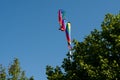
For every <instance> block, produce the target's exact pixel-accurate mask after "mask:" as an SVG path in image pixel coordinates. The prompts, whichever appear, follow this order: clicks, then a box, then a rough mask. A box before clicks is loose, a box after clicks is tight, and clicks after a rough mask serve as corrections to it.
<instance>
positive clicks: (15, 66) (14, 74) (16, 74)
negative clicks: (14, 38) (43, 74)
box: [0, 58, 34, 80]
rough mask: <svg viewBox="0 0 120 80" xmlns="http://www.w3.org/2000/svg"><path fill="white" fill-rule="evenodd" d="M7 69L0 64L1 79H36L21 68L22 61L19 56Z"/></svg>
mask: <svg viewBox="0 0 120 80" xmlns="http://www.w3.org/2000/svg"><path fill="white" fill-rule="evenodd" d="M7 71H8V72H7ZM7 71H6V69H5V68H3V66H2V65H0V80H34V78H33V77H31V78H30V79H28V78H27V77H26V74H25V71H22V70H21V68H20V63H19V60H18V59H17V58H15V59H14V61H13V63H12V64H10V66H9V68H8V70H7Z"/></svg>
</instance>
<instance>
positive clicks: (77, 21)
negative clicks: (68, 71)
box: [0, 0, 120, 80]
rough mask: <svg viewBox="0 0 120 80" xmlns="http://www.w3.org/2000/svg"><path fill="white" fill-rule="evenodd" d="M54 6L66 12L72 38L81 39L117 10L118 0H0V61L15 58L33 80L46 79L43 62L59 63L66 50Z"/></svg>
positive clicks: (44, 63)
mask: <svg viewBox="0 0 120 80" xmlns="http://www.w3.org/2000/svg"><path fill="white" fill-rule="evenodd" d="M58 9H64V10H65V11H66V18H67V20H68V21H70V22H71V25H72V26H71V27H72V39H77V40H78V41H82V40H83V39H84V38H85V36H87V35H88V34H89V33H90V31H92V30H93V29H95V28H96V29H98V30H100V29H101V27H100V25H101V22H102V21H103V19H104V15H105V14H107V13H112V14H117V13H119V11H120V1H119V0H99V1H98V0H92V1H89V0H75V1H73V0H0V64H3V66H5V67H8V65H9V63H11V62H12V61H13V59H14V58H18V59H19V61H20V65H21V68H22V70H25V71H26V74H27V76H32V75H33V76H34V78H35V80H47V78H46V74H45V68H46V65H51V66H56V65H61V64H62V61H63V59H64V58H65V57H66V53H67V51H68V48H67V42H66V38H65V33H64V32H61V31H59V30H58V28H59V24H58V18H57V12H58Z"/></svg>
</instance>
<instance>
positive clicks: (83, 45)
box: [46, 13, 120, 80]
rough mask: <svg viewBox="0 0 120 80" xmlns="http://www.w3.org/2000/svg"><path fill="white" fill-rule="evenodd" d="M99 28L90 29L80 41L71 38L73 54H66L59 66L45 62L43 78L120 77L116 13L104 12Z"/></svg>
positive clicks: (119, 23)
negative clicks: (44, 76) (44, 75)
mask: <svg viewBox="0 0 120 80" xmlns="http://www.w3.org/2000/svg"><path fill="white" fill-rule="evenodd" d="M101 28H102V29H101V30H97V29H94V30H93V31H91V33H90V34H89V35H88V36H86V37H85V39H84V40H83V41H82V42H79V41H77V40H73V44H74V47H73V49H72V52H73V55H72V56H70V55H69V53H68V54H67V58H64V60H63V63H62V65H61V66H56V67H55V68H54V67H52V66H49V65H47V66H46V75H47V79H48V80H102V79H103V80H118V79H120V13H119V14H117V15H113V14H106V15H105V18H104V21H103V22H102V24H101ZM69 57H71V58H72V60H70V59H69Z"/></svg>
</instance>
